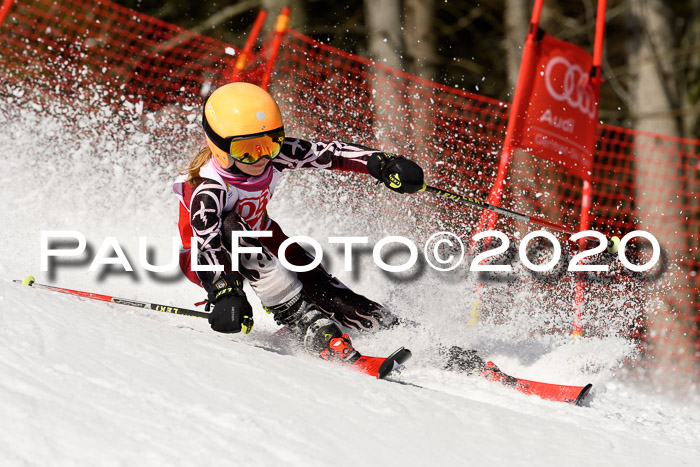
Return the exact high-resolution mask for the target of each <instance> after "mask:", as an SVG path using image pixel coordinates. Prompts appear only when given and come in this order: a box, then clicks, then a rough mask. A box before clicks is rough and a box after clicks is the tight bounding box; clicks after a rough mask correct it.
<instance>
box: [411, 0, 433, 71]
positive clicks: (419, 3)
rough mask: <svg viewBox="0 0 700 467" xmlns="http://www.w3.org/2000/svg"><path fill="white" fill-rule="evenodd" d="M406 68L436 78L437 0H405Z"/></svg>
mask: <svg viewBox="0 0 700 467" xmlns="http://www.w3.org/2000/svg"><path fill="white" fill-rule="evenodd" d="M404 7H405V13H406V19H405V23H406V27H405V30H404V37H405V38H406V69H407V71H408V72H409V73H411V74H414V75H416V76H420V77H421V78H425V79H427V80H430V81H432V80H433V79H435V58H436V52H435V32H434V29H435V23H434V20H435V2H434V0H405V2H404Z"/></svg>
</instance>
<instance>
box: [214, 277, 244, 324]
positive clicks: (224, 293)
mask: <svg viewBox="0 0 700 467" xmlns="http://www.w3.org/2000/svg"><path fill="white" fill-rule="evenodd" d="M207 290H209V296H208V300H207V302H208V303H207V308H206V309H207V310H209V307H210V306H211V304H214V309H213V310H212V312H211V314H210V315H209V324H210V325H211V328H212V329H213V330H214V331H218V332H231V333H236V332H241V331H243V334H249V333H250V331H252V330H253V308H252V307H251V306H250V303H248V299H247V298H246V296H245V293H244V292H243V281H242V280H241V277H240V276H239V275H238V274H226V275H225V276H223V277H222V278H221V279H219V280H218V281H216V282H215V283H214V284H212V285H210V286H209V287H208V288H207Z"/></svg>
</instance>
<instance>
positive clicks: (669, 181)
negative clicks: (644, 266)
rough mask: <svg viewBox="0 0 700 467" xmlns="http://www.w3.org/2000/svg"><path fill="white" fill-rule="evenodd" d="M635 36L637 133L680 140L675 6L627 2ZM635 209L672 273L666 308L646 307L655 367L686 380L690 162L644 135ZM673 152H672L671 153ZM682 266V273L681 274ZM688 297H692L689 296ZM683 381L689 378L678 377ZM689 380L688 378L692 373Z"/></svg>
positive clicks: (653, 0)
mask: <svg viewBox="0 0 700 467" xmlns="http://www.w3.org/2000/svg"><path fill="white" fill-rule="evenodd" d="M628 4H629V6H630V18H631V20H632V22H631V31H630V32H631V34H630V35H629V50H630V53H629V63H630V70H632V72H633V73H632V76H631V77H630V97H631V109H630V110H631V113H632V116H633V118H634V120H635V127H636V129H637V130H644V131H649V132H653V133H662V134H665V135H669V136H678V135H679V133H680V125H679V121H680V119H679V117H678V116H677V115H674V113H673V110H674V109H677V108H678V104H679V97H678V89H677V84H676V81H674V79H673V74H672V63H671V60H672V50H673V46H674V44H673V38H674V34H673V32H674V30H673V24H672V20H671V15H670V11H669V9H668V6H667V5H665V4H664V2H663V1H661V0H628ZM635 143H636V145H635V156H636V159H635V165H636V169H635V176H636V190H637V192H636V196H635V198H636V203H637V205H638V206H639V207H638V211H639V218H640V225H639V228H640V229H642V230H646V231H648V232H650V233H651V234H653V235H654V236H655V237H656V238H657V239H658V241H659V243H660V244H661V247H662V248H664V249H665V250H666V251H667V253H668V255H669V263H670V265H671V268H672V270H671V271H670V272H669V273H667V274H668V275H670V277H668V276H667V277H666V280H667V281H668V283H667V284H668V287H667V288H666V290H662V292H661V294H660V297H659V298H661V299H662V301H663V303H660V304H658V303H657V304H653V303H647V304H646V306H645V307H644V308H645V310H644V311H645V312H647V313H648V316H647V321H648V326H649V336H650V341H649V344H650V345H651V347H652V349H653V352H654V357H655V362H656V365H657V367H658V369H659V370H666V371H667V370H668V369H669V368H672V369H674V370H676V371H678V370H680V371H679V373H683V372H684V371H689V370H690V366H691V365H692V364H693V357H692V353H693V340H694V339H695V338H696V336H695V335H694V333H693V332H691V330H692V329H694V325H693V321H692V317H693V313H694V310H692V308H691V306H690V305H689V304H688V302H689V301H690V300H689V299H688V298H687V297H685V294H684V293H683V292H682V291H681V290H680V289H682V288H691V289H692V284H691V283H690V279H689V278H688V277H687V273H688V271H685V270H683V269H682V266H681V263H680V260H681V255H682V254H684V252H685V251H686V249H687V247H686V246H685V241H684V239H685V235H684V233H685V230H686V224H687V222H686V221H685V217H684V216H685V215H683V214H679V212H681V213H682V212H683V209H684V206H683V205H682V202H681V200H682V196H681V195H682V194H683V193H684V192H685V190H686V189H687V188H686V187H685V186H684V184H683V183H684V182H683V181H682V180H681V178H680V177H679V173H678V170H679V169H678V168H679V167H683V164H684V161H683V160H681V155H680V154H679V152H678V151H674V150H671V151H669V150H668V148H667V147H665V146H666V145H669V144H671V143H670V142H668V141H665V140H656V141H655V140H654V139H653V138H650V137H646V136H644V135H637V136H636V141H635ZM671 148H673V146H671ZM675 265H678V266H681V269H680V270H679V271H677V272H674V271H673V267H674V266H675ZM686 293H687V292H686ZM678 376H682V375H680V374H679V375H678ZM685 376H687V373H685Z"/></svg>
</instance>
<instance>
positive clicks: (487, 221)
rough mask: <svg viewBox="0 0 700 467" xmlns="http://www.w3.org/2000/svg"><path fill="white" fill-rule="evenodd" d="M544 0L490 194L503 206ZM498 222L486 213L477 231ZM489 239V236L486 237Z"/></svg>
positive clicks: (522, 64) (535, 10) (535, 17)
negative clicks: (503, 196) (506, 181)
mask: <svg viewBox="0 0 700 467" xmlns="http://www.w3.org/2000/svg"><path fill="white" fill-rule="evenodd" d="M543 4H544V0H536V1H535V6H534V8H533V10H532V17H531V19H530V28H529V30H528V33H527V38H526V40H525V47H524V48H523V57H522V59H521V60H520V72H519V73H518V83H517V84H516V86H515V93H514V94H513V103H512V104H511V106H510V115H509V117H508V126H507V127H506V136H505V139H504V141H503V149H502V150H501V160H500V162H499V164H498V174H497V176H496V181H495V182H494V184H493V187H492V188H491V192H490V193H489V197H488V203H489V204H493V205H494V206H499V205H500V204H501V196H502V194H503V182H504V181H505V177H506V172H507V171H508V165H509V164H510V159H511V156H512V153H513V146H512V141H513V140H514V138H516V137H519V136H520V133H521V131H522V119H521V118H520V113H521V112H522V109H523V108H524V107H526V104H527V103H526V102H523V96H527V95H529V94H530V93H529V92H525V89H524V86H525V83H530V86H531V85H532V82H533V80H531V79H528V78H527V77H528V76H529V75H531V74H532V73H533V69H532V68H533V67H532V64H533V63H534V60H532V54H533V51H534V48H535V46H536V43H537V42H538V39H537V31H538V29H539V22H540V12H541V11H542V5H543ZM495 224H496V214H495V213H492V212H484V213H483V214H482V216H481V218H480V220H479V226H478V228H477V231H479V232H480V231H482V230H484V226H485V225H488V228H487V229H486V230H492V229H493V228H494V226H495ZM486 241H487V242H488V241H489V239H486ZM475 246H476V245H475V243H474V241H473V240H472V243H471V247H472V248H474V247H475Z"/></svg>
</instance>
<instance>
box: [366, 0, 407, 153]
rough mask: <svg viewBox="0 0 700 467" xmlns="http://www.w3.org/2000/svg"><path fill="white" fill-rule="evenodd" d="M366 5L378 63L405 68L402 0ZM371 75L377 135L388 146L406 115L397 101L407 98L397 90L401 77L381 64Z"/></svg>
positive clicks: (378, 0) (371, 52) (368, 1)
mask: <svg viewBox="0 0 700 467" xmlns="http://www.w3.org/2000/svg"><path fill="white" fill-rule="evenodd" d="M364 5H365V21H366V23H367V36H368V37H367V42H368V51H369V55H370V58H372V59H373V60H374V61H375V62H377V63H378V64H381V65H386V66H389V67H391V68H396V69H401V68H402V64H403V35H402V24H401V2H400V0H365V2H364ZM370 79H371V87H372V89H371V91H372V103H373V106H374V133H375V138H377V139H379V140H383V141H384V142H385V143H384V145H385V146H386V141H388V140H387V136H388V135H389V134H392V133H393V132H392V131H391V128H393V127H395V126H397V125H396V121H397V120H398V119H400V118H401V117H402V114H401V109H400V108H397V105H396V104H397V103H401V102H403V101H404V99H403V96H401V95H399V94H398V93H397V91H396V89H397V84H398V80H397V77H396V76H395V75H394V74H393V73H391V72H388V71H384V70H383V69H382V68H377V69H376V72H375V73H374V74H373V76H371V78H370ZM405 111H406V109H404V110H403V112H405ZM393 143H396V142H393ZM393 145H394V146H395V144H393ZM388 150H396V148H388Z"/></svg>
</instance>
